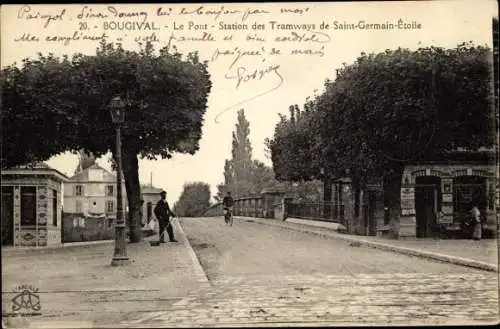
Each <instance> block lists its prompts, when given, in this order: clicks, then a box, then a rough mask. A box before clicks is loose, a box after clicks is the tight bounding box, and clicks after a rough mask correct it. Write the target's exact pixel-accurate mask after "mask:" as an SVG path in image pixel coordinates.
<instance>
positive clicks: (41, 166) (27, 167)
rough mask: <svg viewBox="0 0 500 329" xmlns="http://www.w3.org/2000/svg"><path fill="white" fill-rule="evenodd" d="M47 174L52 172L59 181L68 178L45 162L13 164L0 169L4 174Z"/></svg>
mask: <svg viewBox="0 0 500 329" xmlns="http://www.w3.org/2000/svg"><path fill="white" fill-rule="evenodd" d="M44 174H45V175H47V174H52V175H53V176H54V177H55V178H56V179H58V180H60V181H67V180H68V179H69V178H68V176H66V175H65V174H63V173H62V172H60V171H59V170H57V169H54V168H52V167H51V166H49V165H48V164H46V163H45V162H34V163H29V164H24V165H19V166H15V167H12V168H9V169H4V170H2V176H4V175H44Z"/></svg>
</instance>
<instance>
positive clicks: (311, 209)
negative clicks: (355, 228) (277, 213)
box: [285, 201, 345, 224]
mask: <svg viewBox="0 0 500 329" xmlns="http://www.w3.org/2000/svg"><path fill="white" fill-rule="evenodd" d="M285 211H286V214H287V217H292V218H301V219H310V220H320V221H328V222H334V223H340V224H344V223H345V220H344V205H339V204H333V203H324V202H297V201H291V202H287V203H286V209H285Z"/></svg>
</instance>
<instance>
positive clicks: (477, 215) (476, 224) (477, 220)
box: [471, 206, 482, 240]
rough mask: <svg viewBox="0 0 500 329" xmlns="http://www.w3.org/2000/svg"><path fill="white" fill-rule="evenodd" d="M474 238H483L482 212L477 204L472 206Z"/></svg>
mask: <svg viewBox="0 0 500 329" xmlns="http://www.w3.org/2000/svg"><path fill="white" fill-rule="evenodd" d="M471 212H472V239H474V240H481V235H482V234H481V233H482V225H481V212H480V211H479V208H478V207H477V206H474V207H472V210H471Z"/></svg>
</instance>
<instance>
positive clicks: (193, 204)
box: [173, 182, 210, 217]
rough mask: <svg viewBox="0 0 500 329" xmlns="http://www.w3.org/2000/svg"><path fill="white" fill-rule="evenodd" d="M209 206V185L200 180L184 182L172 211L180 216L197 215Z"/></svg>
mask: <svg viewBox="0 0 500 329" xmlns="http://www.w3.org/2000/svg"><path fill="white" fill-rule="evenodd" d="M208 207H210V185H208V184H206V183H202V182H197V183H187V184H184V188H183V190H182V193H181V196H180V197H179V200H178V201H177V202H176V203H175V204H174V209H173V210H174V213H175V214H176V215H177V216H181V217H197V216H201V215H202V214H203V212H204V211H205V210H206V209H207V208H208Z"/></svg>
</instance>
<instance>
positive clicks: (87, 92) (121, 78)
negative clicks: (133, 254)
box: [2, 41, 211, 240]
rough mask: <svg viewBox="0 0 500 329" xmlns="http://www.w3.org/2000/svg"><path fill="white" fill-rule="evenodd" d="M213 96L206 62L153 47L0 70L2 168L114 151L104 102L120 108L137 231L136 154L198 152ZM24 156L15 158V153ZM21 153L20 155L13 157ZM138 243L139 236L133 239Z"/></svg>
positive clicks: (103, 49)
mask: <svg viewBox="0 0 500 329" xmlns="http://www.w3.org/2000/svg"><path fill="white" fill-rule="evenodd" d="M210 90H211V81H210V76H209V73H208V71H207V62H206V61H205V62H200V60H199V57H198V54H197V53H195V52H194V53H189V54H188V55H187V56H182V54H180V53H178V52H177V50H176V49H175V48H173V49H172V50H171V51H169V50H168V49H166V48H163V49H160V50H159V53H158V54H155V51H154V49H153V47H152V46H151V44H149V43H148V44H146V45H145V47H144V48H143V49H141V50H140V51H138V52H136V51H128V50H125V49H123V48H122V46H121V45H120V44H116V45H114V44H112V43H106V41H103V42H102V43H101V45H100V47H99V48H98V49H97V51H96V54H95V55H82V54H75V55H73V56H72V58H71V59H70V58H69V57H68V56H63V57H62V58H58V57H55V56H53V55H52V54H49V55H48V56H44V55H42V54H39V56H38V58H37V59H26V60H24V61H23V65H22V67H21V68H18V67H16V66H15V65H11V66H8V67H6V68H4V69H3V70H2V96H3V108H4V113H3V115H2V116H3V117H2V119H3V126H4V127H7V129H4V130H3V131H2V138H3V141H4V142H3V143H2V146H3V147H2V167H3V168H4V167H9V166H12V165H16V164H20V163H25V162H31V161H32V160H46V159H48V158H49V157H50V156H53V155H56V154H58V153H60V152H62V151H65V150H73V151H78V150H80V149H84V150H86V151H90V152H92V153H93V154H94V155H95V156H100V155H102V154H104V153H106V152H107V151H109V150H111V151H112V152H113V151H114V150H115V132H114V129H113V128H112V127H113V125H112V122H111V116H110V112H109V103H110V100H111V99H112V98H113V97H115V96H116V95H121V96H122V98H123V99H124V100H125V102H126V107H125V112H126V114H125V122H124V124H123V129H122V136H123V138H122V140H123V147H122V150H123V159H122V164H123V173H124V176H125V181H126V188H127V197H128V202H129V210H130V211H129V214H130V220H129V222H130V223H132V224H134V223H135V225H133V226H134V227H135V228H136V229H137V230H139V232H140V229H139V228H138V227H140V225H138V223H140V216H139V210H140V184H139V179H138V158H137V156H138V155H139V156H142V157H146V158H148V159H155V158H157V157H162V158H169V157H171V156H172V154H173V153H174V152H183V153H191V154H193V153H194V152H196V151H197V150H198V147H199V146H198V141H199V139H200V138H201V128H202V124H203V116H204V114H205V111H206V108H207V98H208V94H209V92H210ZM23 148H25V149H26V152H18V150H20V149H23ZM19 153H25V154H19ZM134 240H137V238H134Z"/></svg>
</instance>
